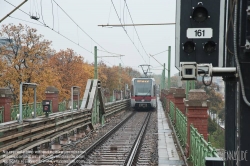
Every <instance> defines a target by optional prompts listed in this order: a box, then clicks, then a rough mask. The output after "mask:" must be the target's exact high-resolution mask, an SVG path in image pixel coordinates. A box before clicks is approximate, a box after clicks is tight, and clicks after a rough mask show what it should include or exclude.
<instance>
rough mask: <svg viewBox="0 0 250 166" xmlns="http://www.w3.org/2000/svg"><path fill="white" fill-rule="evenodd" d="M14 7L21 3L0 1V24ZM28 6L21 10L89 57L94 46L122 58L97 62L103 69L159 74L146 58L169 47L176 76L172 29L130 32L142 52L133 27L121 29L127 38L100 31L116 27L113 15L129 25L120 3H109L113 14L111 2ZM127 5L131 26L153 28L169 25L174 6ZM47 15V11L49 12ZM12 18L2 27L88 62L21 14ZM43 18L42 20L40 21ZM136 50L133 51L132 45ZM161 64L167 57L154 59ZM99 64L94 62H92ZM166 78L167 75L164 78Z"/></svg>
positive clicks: (40, 1) (46, 1)
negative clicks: (17, 28) (29, 32)
mask: <svg viewBox="0 0 250 166" xmlns="http://www.w3.org/2000/svg"><path fill="white" fill-rule="evenodd" d="M6 1H7V2H10V3H12V4H14V5H15V6H17V5H19V4H20V3H21V2H23V0H0V6H1V10H0V18H3V17H4V16H5V15H6V14H8V13H9V12H10V11H11V10H13V9H14V7H13V6H11V5H10V4H8V3H7V2H6ZM55 2H57V3H58V5H59V6H60V7H61V8H62V9H63V10H64V11H65V12H66V13H67V14H68V15H69V16H70V17H71V18H72V19H73V20H74V21H75V22H76V23H77V24H78V25H79V27H80V28H82V29H83V30H84V31H85V32H86V33H87V34H88V35H89V36H90V37H91V38H92V39H93V40H94V41H96V42H97V43H98V44H99V45H100V46H99V45H98V44H97V43H95V42H94V41H93V40H91V39H90V37H89V36H88V35H86V34H85V33H84V32H83V31H82V30H81V29H80V28H78V27H77V25H76V24H74V23H73V22H72V21H71V20H70V18H69V17H68V16H67V15H66V14H65V13H64V12H63V11H62V10H61V9H60V7H58V6H57V4H56V3H55ZM55 2H54V1H53V0H52V1H51V0H29V1H28V2H26V3H25V4H24V5H23V6H21V7H20V9H21V10H23V11H25V12H27V13H28V14H30V15H33V16H37V17H40V19H39V21H41V22H42V23H43V22H44V23H45V24H46V25H48V26H49V27H51V28H53V29H54V30H55V31H56V32H59V33H61V34H63V35H64V36H66V37H68V38H69V39H70V40H72V41H74V42H75V43H77V44H78V43H79V45H80V46H82V47H84V48H85V49H86V50H88V51H91V52H92V53H93V51H94V46H97V47H98V49H101V50H104V49H105V50H107V51H109V52H112V53H117V54H122V55H125V56H124V57H122V58H121V59H120V58H110V57H108V58H102V60H103V61H104V62H105V63H106V64H107V65H108V66H113V65H119V63H121V65H122V66H130V67H133V68H134V69H137V70H139V71H141V69H140V68H138V65H141V64H150V65H152V67H153V68H154V69H162V67H161V65H160V64H159V63H158V62H157V61H155V60H154V59H153V58H149V55H148V54H151V55H154V54H157V53H160V52H162V51H165V50H167V49H168V46H171V48H172V51H171V75H174V74H175V73H177V72H178V70H177V69H176V68H175V66H174V64H175V63H174V62H175V25H161V26H136V30H137V32H138V35H139V38H140V40H141V43H142V45H143V47H144V49H145V51H146V53H145V51H144V49H143V47H142V45H141V44H140V42H139V40H138V37H137V35H136V32H135V29H134V27H125V29H126V31H127V34H128V35H129V37H130V38H131V40H132V41H131V40H130V39H129V37H128V36H127V35H126V33H125V31H124V30H123V28H122V27H113V28H111V27H100V26H98V25H103V24H105V25H106V24H120V22H119V19H118V17H117V14H116V11H117V13H118V15H119V17H120V18H121V22H122V23H125V24H131V23H132V21H131V19H130V16H129V12H128V9H127V8H126V6H124V0H113V3H114V5H115V8H116V11H115V9H114V7H113V4H112V1H111V0H70V1H69V0H60V1H59V0H55ZM126 2H127V5H128V8H129V11H130V14H131V16H132V19H133V22H134V23H135V24H153V23H174V22H175V9H176V2H175V1H173V0H127V1H126ZM52 9H53V10H52ZM11 16H12V17H14V18H17V19H14V18H11V17H8V18H6V19H5V20H4V21H3V22H2V23H0V24H1V25H3V24H9V23H13V24H19V23H21V24H27V25H28V26H30V27H33V28H36V29H37V30H38V33H39V34H42V35H44V38H45V39H48V40H50V41H52V48H53V49H55V50H57V51H59V50H60V49H67V48H71V49H73V50H74V51H76V52H77V53H78V54H81V55H82V56H83V57H84V59H85V60H86V61H88V62H89V63H92V62H93V61H94V57H93V54H91V53H90V52H88V51H86V50H84V49H83V48H82V47H79V46H78V45H76V44H74V43H72V42H70V41H68V40H67V39H65V38H63V37H61V36H60V35H58V34H57V33H56V32H54V31H52V30H50V29H49V28H46V27H44V26H41V25H42V24H40V23H39V22H37V21H35V20H32V19H30V18H29V16H28V15H26V14H24V13H23V12H22V11H20V10H17V11H15V12H14V13H13V14H12V15H11ZM42 18H43V19H42ZM18 19H22V20H26V21H30V22H33V23H36V24H37V23H38V24H40V25H36V24H32V23H27V22H24V21H21V20H18ZM133 43H134V45H135V46H136V47H135V46H134V45H133ZM137 49H138V50H139V52H140V53H139V52H138V51H137ZM98 56H112V55H110V54H107V53H105V52H101V51H98ZM154 57H155V58H156V59H157V60H158V61H159V62H160V63H161V64H163V63H166V66H167V63H168V52H167V51H166V52H164V53H161V54H158V55H155V56H154ZM99 60H101V58H98V61H99ZM152 72H153V73H155V74H161V72H162V71H161V70H152ZM166 74H167V72H166Z"/></svg>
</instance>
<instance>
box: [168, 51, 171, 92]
mask: <svg viewBox="0 0 250 166" xmlns="http://www.w3.org/2000/svg"><path fill="white" fill-rule="evenodd" d="M170 68H171V46H168V89H170V87H171V80H170V77H171V76H170Z"/></svg>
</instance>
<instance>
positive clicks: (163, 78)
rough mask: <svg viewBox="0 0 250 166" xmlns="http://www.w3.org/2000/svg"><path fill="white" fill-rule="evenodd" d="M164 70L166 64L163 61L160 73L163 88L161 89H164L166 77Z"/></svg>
mask: <svg viewBox="0 0 250 166" xmlns="http://www.w3.org/2000/svg"><path fill="white" fill-rule="evenodd" d="M165 70H166V65H165V63H164V65H163V73H162V84H163V88H162V89H165V88H166V77H165V75H166V74H165Z"/></svg>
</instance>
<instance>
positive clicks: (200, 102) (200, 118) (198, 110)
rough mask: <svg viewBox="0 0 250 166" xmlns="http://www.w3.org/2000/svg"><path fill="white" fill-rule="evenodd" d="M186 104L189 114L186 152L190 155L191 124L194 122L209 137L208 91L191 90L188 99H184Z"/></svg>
mask: <svg viewBox="0 0 250 166" xmlns="http://www.w3.org/2000/svg"><path fill="white" fill-rule="evenodd" d="M184 104H185V106H186V109H187V110H186V111H187V112H186V116H187V143H186V154H187V156H189V155H190V145H191V140H190V125H191V124H193V126H194V127H195V128H197V130H198V132H199V133H200V134H202V135H203V136H204V139H205V140H207V137H208V130H207V127H208V114H207V110H208V106H209V101H208V100H207V95H206V92H205V91H204V90H202V89H193V90H190V91H189V94H188V100H186V99H184Z"/></svg>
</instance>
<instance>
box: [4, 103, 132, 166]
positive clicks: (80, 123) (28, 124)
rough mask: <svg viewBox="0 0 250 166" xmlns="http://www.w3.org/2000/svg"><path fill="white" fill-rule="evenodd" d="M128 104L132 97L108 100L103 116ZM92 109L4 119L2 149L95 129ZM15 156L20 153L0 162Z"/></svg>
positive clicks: (24, 148) (25, 147) (20, 147)
mask: <svg viewBox="0 0 250 166" xmlns="http://www.w3.org/2000/svg"><path fill="white" fill-rule="evenodd" d="M129 103H130V101H129V100H121V101H118V102H113V103H107V104H105V114H104V115H103V116H105V117H110V116H114V115H115V114H116V113H119V112H120V111H122V110H126V109H127V108H128V107H129ZM59 105H60V107H64V106H65V105H64V103H63V104H62V103H60V104H59ZM30 107H32V106H30ZM92 112H93V108H92V107H91V108H89V109H79V110H76V109H74V110H66V111H62V112H56V113H51V114H50V115H49V117H44V116H42V117H41V116H40V117H37V118H27V119H24V121H23V123H18V121H16V120H15V121H10V122H4V123H2V124H1V125H0V151H7V150H10V149H11V150H18V151H19V152H25V151H27V150H29V149H32V148H34V147H36V146H39V145H41V144H44V143H49V142H55V140H58V139H59V137H62V136H64V135H65V134H66V135H68V136H74V135H75V134H77V133H83V132H84V130H86V127H87V126H89V128H90V129H93V128H94V126H93V122H92V120H91V119H92V116H93V114H92ZM99 115H100V114H99ZM8 155H9V156H8ZM16 155H18V153H15V154H11V153H8V154H7V155H5V156H0V165H1V163H3V161H4V160H5V158H11V157H12V158H14V157H15V156H16Z"/></svg>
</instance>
